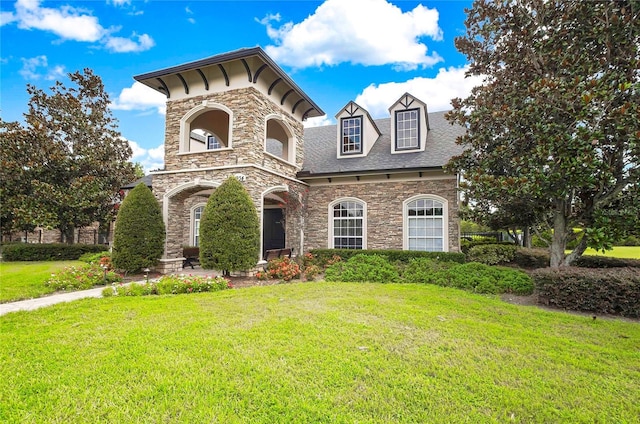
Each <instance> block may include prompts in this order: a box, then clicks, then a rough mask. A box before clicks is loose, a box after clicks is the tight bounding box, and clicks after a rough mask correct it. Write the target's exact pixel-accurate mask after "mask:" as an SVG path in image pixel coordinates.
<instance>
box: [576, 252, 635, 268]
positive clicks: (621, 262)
mask: <svg viewBox="0 0 640 424" xmlns="http://www.w3.org/2000/svg"><path fill="white" fill-rule="evenodd" d="M574 265H575V266H579V267H582V268H625V267H630V268H640V259H623V258H611V257H609V256H593V255H583V256H581V257H579V258H578V259H577V260H576V262H575V264H574Z"/></svg>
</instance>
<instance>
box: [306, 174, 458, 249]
mask: <svg viewBox="0 0 640 424" xmlns="http://www.w3.org/2000/svg"><path fill="white" fill-rule="evenodd" d="M419 194H424V195H427V194H433V195H437V196H440V197H443V198H445V199H447V201H448V208H449V209H448V210H449V214H448V221H449V228H448V230H449V251H451V252H458V251H459V250H460V240H459V226H460V224H459V218H458V202H457V191H456V180H455V178H451V179H432V180H419V181H393V180H390V181H388V182H384V181H380V182H370V183H353V184H345V183H336V184H335V185H322V186H313V185H312V186H311V187H310V190H309V199H308V206H307V216H306V228H305V239H304V250H305V252H306V251H308V250H310V249H326V248H327V247H328V237H329V235H328V222H329V216H328V213H329V212H328V208H329V204H330V203H331V202H333V201H335V200H337V199H339V198H342V197H356V198H358V199H360V200H362V201H364V202H365V203H366V204H367V216H366V219H367V249H402V240H403V233H402V230H403V227H402V225H403V219H402V218H403V217H402V203H403V202H404V201H405V200H406V199H408V198H410V197H413V196H416V195H419Z"/></svg>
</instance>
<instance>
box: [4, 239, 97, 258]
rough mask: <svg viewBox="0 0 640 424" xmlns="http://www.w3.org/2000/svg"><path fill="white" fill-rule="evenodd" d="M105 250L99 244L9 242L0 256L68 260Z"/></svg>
mask: <svg viewBox="0 0 640 424" xmlns="http://www.w3.org/2000/svg"><path fill="white" fill-rule="evenodd" d="M106 250H107V246H105V245H101V244H74V245H68V244H62V243H46V244H45V243H43V244H36V243H11V244H5V245H3V246H2V257H3V260H5V261H69V260H75V259H78V258H80V256H82V255H84V254H86V253H89V254H94V253H95V254H97V253H99V252H106Z"/></svg>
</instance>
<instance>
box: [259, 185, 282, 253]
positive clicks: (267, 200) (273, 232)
mask: <svg viewBox="0 0 640 424" xmlns="http://www.w3.org/2000/svg"><path fill="white" fill-rule="evenodd" d="M288 191H289V188H288V187H287V186H278V187H272V188H270V189H268V190H266V191H264V192H263V193H262V237H261V238H262V249H261V256H260V257H261V258H262V259H263V258H264V256H265V252H266V251H267V250H272V249H284V248H285V247H287V245H286V244H287V236H286V234H287V201H286V199H287V193H288Z"/></svg>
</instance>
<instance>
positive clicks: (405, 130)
mask: <svg viewBox="0 0 640 424" xmlns="http://www.w3.org/2000/svg"><path fill="white" fill-rule="evenodd" d="M419 111H420V110H419V109H409V110H398V111H396V150H409V149H419V148H420V114H419Z"/></svg>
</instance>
